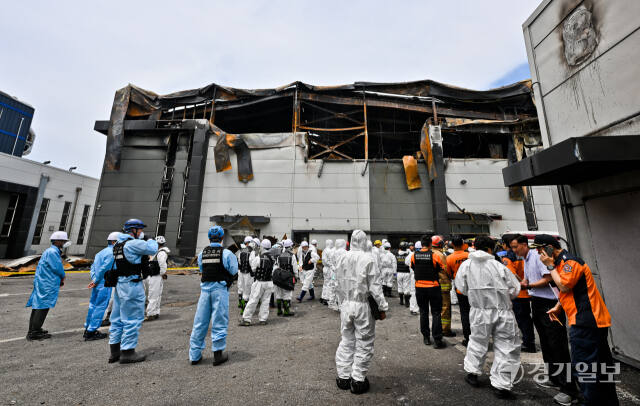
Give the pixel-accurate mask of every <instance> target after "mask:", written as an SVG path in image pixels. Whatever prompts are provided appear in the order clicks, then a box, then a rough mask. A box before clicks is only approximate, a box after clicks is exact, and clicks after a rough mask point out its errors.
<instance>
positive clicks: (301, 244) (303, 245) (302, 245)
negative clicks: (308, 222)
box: [300, 241, 309, 247]
mask: <svg viewBox="0 0 640 406" xmlns="http://www.w3.org/2000/svg"><path fill="white" fill-rule="evenodd" d="M300 246H301V247H308V246H309V243H308V242H306V241H302V243H300Z"/></svg>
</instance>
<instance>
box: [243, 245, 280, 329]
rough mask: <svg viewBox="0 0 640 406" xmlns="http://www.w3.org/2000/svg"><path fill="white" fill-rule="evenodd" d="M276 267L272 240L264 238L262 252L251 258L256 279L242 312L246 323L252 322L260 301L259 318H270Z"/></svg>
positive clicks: (261, 319)
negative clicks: (270, 300) (273, 277)
mask: <svg viewBox="0 0 640 406" xmlns="http://www.w3.org/2000/svg"><path fill="white" fill-rule="evenodd" d="M275 268H276V258H275V257H274V251H272V249H271V242H270V241H269V240H266V239H265V240H263V241H262V243H261V247H260V252H259V253H258V254H257V255H254V256H253V258H252V259H251V269H252V270H253V273H254V275H255V276H256V277H255V281H254V282H253V285H251V296H250V297H249V302H248V303H247V307H246V308H245V309H244V312H243V313H242V319H243V320H244V321H245V322H246V323H251V317H252V316H253V313H254V312H255V311H256V308H257V307H258V302H260V311H259V313H258V320H259V321H261V322H266V321H267V319H268V318H269V299H270V298H271V294H272V293H273V280H272V274H273V270H274V269H275Z"/></svg>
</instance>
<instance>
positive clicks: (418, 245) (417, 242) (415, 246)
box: [413, 241, 422, 250]
mask: <svg viewBox="0 0 640 406" xmlns="http://www.w3.org/2000/svg"><path fill="white" fill-rule="evenodd" d="M413 247H414V248H415V249H417V250H421V249H422V242H421V241H416V243H415V244H413Z"/></svg>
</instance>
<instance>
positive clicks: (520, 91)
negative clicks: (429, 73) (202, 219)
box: [96, 80, 537, 170]
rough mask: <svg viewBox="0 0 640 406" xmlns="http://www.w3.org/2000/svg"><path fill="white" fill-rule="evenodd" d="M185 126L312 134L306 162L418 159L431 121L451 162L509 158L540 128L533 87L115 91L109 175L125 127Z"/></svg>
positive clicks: (421, 84) (418, 84) (298, 85)
mask: <svg viewBox="0 0 640 406" xmlns="http://www.w3.org/2000/svg"><path fill="white" fill-rule="evenodd" d="M185 119H206V120H208V121H209V123H210V124H212V125H213V124H214V123H215V126H217V127H218V128H220V129H221V130H222V131H223V132H226V133H229V134H247V133H283V132H291V133H297V132H306V133H307V137H308V143H309V145H310V148H309V152H308V158H309V159H329V160H331V159H389V158H391V159H394V158H401V157H402V156H405V155H413V154H414V153H415V152H416V151H418V150H420V145H419V144H420V135H421V134H420V133H421V129H422V127H423V125H424V124H425V122H426V121H427V120H430V119H431V120H433V119H436V120H438V121H439V122H441V123H443V124H444V125H445V126H444V128H443V129H446V131H444V153H445V156H447V154H449V156H452V157H458V156H457V155H461V156H462V157H465V156H466V155H467V154H473V153H476V154H477V153H478V151H488V152H487V153H490V154H491V156H492V157H497V156H500V155H504V156H506V149H507V148H508V145H507V144H508V141H507V140H506V138H505V137H504V135H505V134H509V133H510V131H515V130H517V129H518V128H522V126H520V125H518V124H519V123H521V122H525V123H531V122H532V121H536V123H535V124H536V125H537V114H536V109H535V105H534V103H533V99H532V91H531V81H523V82H518V83H514V84H511V85H508V86H504V87H500V88H497V89H490V90H484V91H477V90H470V89H464V88H460V87H455V86H451V85H446V84H442V83H438V82H435V81H432V80H422V81H415V82H404V83H373V82H356V83H353V84H348V85H340V86H313V85H309V84H306V83H302V82H293V83H290V84H288V85H285V86H281V87H278V88H273V89H237V88H232V87H227V86H221V85H218V84H215V83H212V84H210V85H207V86H205V87H202V88H199V89H191V90H184V91H180V92H175V93H171V94H167V95H158V94H156V93H153V92H151V91H148V90H144V89H141V88H139V87H137V86H134V85H131V84H130V85H128V86H126V87H124V88H122V89H119V90H118V91H116V95H115V99H114V103H113V108H112V110H111V117H110V120H109V122H108V126H103V127H101V128H98V127H99V126H98V125H97V126H96V129H99V130H102V131H104V130H106V131H105V132H106V133H107V135H108V138H107V152H106V158H105V164H106V166H107V168H109V169H115V170H117V169H118V168H119V163H120V151H121V148H122V145H123V136H124V122H125V120H155V121H158V120H161V121H163V120H167V121H175V120H185ZM478 120H486V121H478ZM487 122H489V123H491V122H496V123H498V122H499V123H501V124H500V125H497V126H492V127H493V128H496V129H499V131H498V130H496V131H488V130H486V128H488V127H491V126H490V125H484V124H486V123H487ZM469 123H471V124H469ZM473 123H475V124H473ZM478 123H483V125H482V127H483V129H482V130H480V131H476V132H473V134H477V135H478V136H477V138H473V137H470V138H468V139H469V142H468V143H467V145H466V147H465V148H463V149H460V148H458V147H459V145H460V144H461V141H460V140H459V139H457V138H454V137H453V136H452V134H458V133H459V134H466V135H468V134H469V131H470V129H473V128H476V127H477V126H478ZM105 124H106V123H105ZM105 127H107V128H105ZM527 127H530V126H527ZM458 129H460V131H458ZM505 129H506V130H505ZM514 129H515V130H514ZM480 135H481V136H480ZM448 140H451V142H450V143H448V142H447V141H448ZM229 146H230V147H232V148H233V147H234V146H233V145H229ZM496 146H497V147H496ZM338 148H339V149H338ZM448 150H449V152H448ZM496 151H498V152H496ZM487 157H488V156H487Z"/></svg>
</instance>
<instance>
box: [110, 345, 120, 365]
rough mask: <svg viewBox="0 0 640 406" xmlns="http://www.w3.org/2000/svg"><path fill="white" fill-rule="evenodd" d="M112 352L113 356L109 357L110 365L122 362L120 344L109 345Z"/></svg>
mask: <svg viewBox="0 0 640 406" xmlns="http://www.w3.org/2000/svg"><path fill="white" fill-rule="evenodd" d="M109 349H110V350H111V356H110V357H109V364H113V363H114V362H118V361H120V343H117V344H109Z"/></svg>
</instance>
